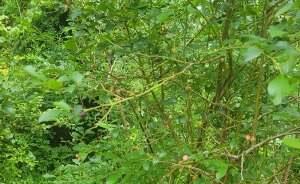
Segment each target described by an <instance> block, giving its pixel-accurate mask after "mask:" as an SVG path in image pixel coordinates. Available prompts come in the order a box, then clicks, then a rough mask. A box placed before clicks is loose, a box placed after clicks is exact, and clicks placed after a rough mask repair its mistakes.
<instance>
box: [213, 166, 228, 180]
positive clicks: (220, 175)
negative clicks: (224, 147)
mask: <svg viewBox="0 0 300 184" xmlns="http://www.w3.org/2000/svg"><path fill="white" fill-rule="evenodd" d="M227 170H228V165H220V166H218V168H217V173H216V178H217V179H221V178H223V177H224V176H225V175H226V173H227Z"/></svg>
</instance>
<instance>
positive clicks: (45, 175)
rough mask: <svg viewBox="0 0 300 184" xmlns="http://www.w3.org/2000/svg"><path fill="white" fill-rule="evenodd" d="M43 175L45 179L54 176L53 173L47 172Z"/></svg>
mask: <svg viewBox="0 0 300 184" xmlns="http://www.w3.org/2000/svg"><path fill="white" fill-rule="evenodd" d="M43 177H44V178H47V179H48V178H55V176H54V175H52V174H48V173H47V174H44V175H43Z"/></svg>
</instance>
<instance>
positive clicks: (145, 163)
mask: <svg viewBox="0 0 300 184" xmlns="http://www.w3.org/2000/svg"><path fill="white" fill-rule="evenodd" d="M149 165H150V161H143V168H144V169H145V170H146V171H148V169H149Z"/></svg>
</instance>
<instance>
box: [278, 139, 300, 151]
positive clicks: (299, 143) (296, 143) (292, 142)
mask: <svg viewBox="0 0 300 184" xmlns="http://www.w3.org/2000/svg"><path fill="white" fill-rule="evenodd" d="M282 143H283V144H285V145H287V146H289V147H292V148H297V149H300V140H299V139H295V138H292V137H286V138H284V139H283V141H282Z"/></svg>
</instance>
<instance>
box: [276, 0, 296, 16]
mask: <svg viewBox="0 0 300 184" xmlns="http://www.w3.org/2000/svg"><path fill="white" fill-rule="evenodd" d="M293 5H294V4H293V3H288V4H287V5H285V6H284V7H282V8H281V9H279V10H278V11H277V12H276V14H275V17H277V16H279V15H281V14H283V13H285V12H287V11H289V10H290V9H291V8H292V7H293Z"/></svg>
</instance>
